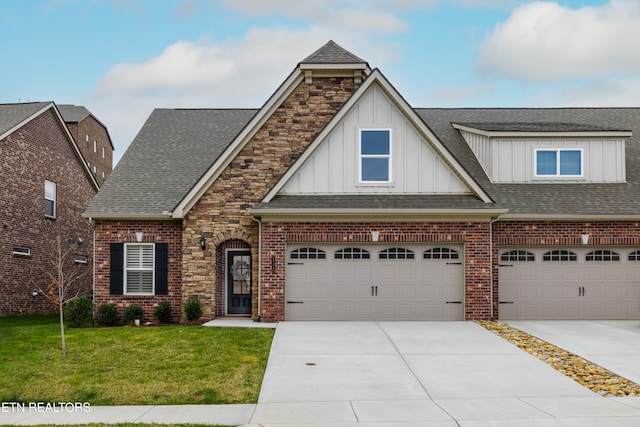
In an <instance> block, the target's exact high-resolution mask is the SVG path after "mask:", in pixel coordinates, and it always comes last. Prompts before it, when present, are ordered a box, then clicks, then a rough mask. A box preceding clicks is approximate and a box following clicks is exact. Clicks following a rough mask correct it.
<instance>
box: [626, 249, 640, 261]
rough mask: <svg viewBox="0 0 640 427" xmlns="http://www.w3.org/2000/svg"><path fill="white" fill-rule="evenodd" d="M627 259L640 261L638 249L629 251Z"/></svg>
mask: <svg viewBox="0 0 640 427" xmlns="http://www.w3.org/2000/svg"><path fill="white" fill-rule="evenodd" d="M628 259H629V261H640V251H635V252H631V253H630V254H629V258H628Z"/></svg>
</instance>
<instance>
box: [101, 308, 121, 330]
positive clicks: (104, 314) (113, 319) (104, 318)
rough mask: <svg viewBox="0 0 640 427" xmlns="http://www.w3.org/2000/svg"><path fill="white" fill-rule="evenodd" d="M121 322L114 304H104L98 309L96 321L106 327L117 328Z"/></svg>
mask: <svg viewBox="0 0 640 427" xmlns="http://www.w3.org/2000/svg"><path fill="white" fill-rule="evenodd" d="M119 320H120V314H119V313H118V308H117V307H116V305H115V304H114V303H104V304H102V305H101V306H100V307H98V312H97V313H96V321H97V322H98V323H99V324H101V325H104V326H115V325H117V324H118V321H119Z"/></svg>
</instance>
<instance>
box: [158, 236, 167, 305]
mask: <svg viewBox="0 0 640 427" xmlns="http://www.w3.org/2000/svg"><path fill="white" fill-rule="evenodd" d="M168 250H169V245H168V244H167V243H156V267H155V268H156V271H155V276H156V295H167V294H168V293H169V286H168V282H169V280H168V272H167V270H168V264H169V262H168V261H169V256H168Z"/></svg>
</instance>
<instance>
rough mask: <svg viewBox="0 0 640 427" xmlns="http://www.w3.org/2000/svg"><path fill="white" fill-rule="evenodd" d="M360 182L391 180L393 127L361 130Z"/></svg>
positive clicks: (385, 181) (386, 181)
mask: <svg viewBox="0 0 640 427" xmlns="http://www.w3.org/2000/svg"><path fill="white" fill-rule="evenodd" d="M359 154H360V182H361V183H383V184H384V183H390V182H391V176H392V175H391V129H361V130H360V153H359Z"/></svg>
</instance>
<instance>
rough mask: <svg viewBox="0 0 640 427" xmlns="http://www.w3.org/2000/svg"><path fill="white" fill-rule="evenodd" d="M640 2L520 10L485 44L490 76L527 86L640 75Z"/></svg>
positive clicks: (483, 66)
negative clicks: (617, 74) (579, 79)
mask: <svg viewBox="0 0 640 427" xmlns="http://www.w3.org/2000/svg"><path fill="white" fill-rule="evenodd" d="M639 39H640V2H637V1H636V0H611V1H610V2H609V3H607V4H605V5H603V6H599V7H582V8H580V9H569V8H566V7H562V6H560V5H558V4H557V3H554V2H535V3H529V4H526V5H523V6H521V7H518V8H517V9H515V10H514V11H513V13H512V14H511V16H510V17H509V19H507V21H505V22H504V23H501V24H498V25H497V26H496V27H495V28H494V30H493V32H492V33H491V34H489V35H488V37H487V38H486V40H485V41H484V42H483V43H482V45H481V47H480V49H479V52H478V58H477V67H478V69H479V71H480V72H481V73H483V74H485V75H490V76H502V77H508V78H511V79H514V80H518V81H524V82H551V81H561V80H564V79H570V78H574V77H583V78H589V77H594V76H603V75H607V74H611V73H631V72H638V71H640V43H637V42H636V41H637V40H639Z"/></svg>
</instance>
